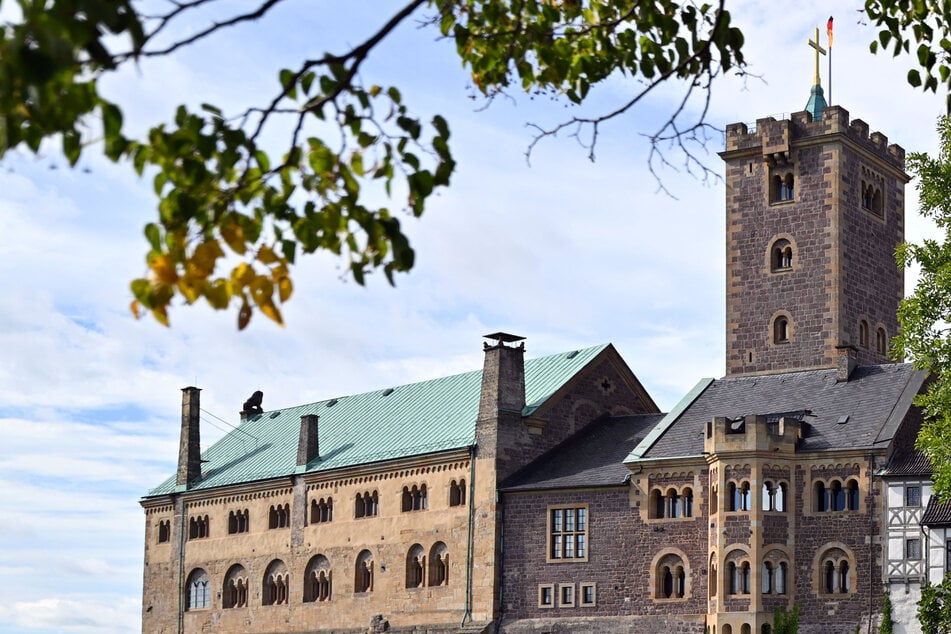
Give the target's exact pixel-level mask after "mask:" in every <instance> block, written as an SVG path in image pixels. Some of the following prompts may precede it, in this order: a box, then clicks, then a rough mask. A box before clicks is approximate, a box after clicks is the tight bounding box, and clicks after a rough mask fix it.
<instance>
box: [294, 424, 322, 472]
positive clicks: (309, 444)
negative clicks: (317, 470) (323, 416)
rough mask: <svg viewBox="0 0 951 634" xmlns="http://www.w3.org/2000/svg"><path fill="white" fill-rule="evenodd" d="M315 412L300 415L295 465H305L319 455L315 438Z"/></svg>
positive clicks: (318, 445)
mask: <svg viewBox="0 0 951 634" xmlns="http://www.w3.org/2000/svg"><path fill="white" fill-rule="evenodd" d="M319 418H320V417H319V416H317V415H316V414H304V415H303V416H301V417H300V440H299V441H298V443H297V466H298V467H306V466H307V463H309V462H310V461H311V460H314V459H315V458H319V457H320V444H319V443H318V440H317V420H318V419H319Z"/></svg>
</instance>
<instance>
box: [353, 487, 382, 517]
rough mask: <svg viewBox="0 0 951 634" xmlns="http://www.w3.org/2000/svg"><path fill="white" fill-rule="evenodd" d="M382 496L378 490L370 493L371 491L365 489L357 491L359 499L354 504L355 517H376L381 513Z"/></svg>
mask: <svg viewBox="0 0 951 634" xmlns="http://www.w3.org/2000/svg"><path fill="white" fill-rule="evenodd" d="M379 500H380V498H379V495H378V494H377V492H376V491H374V492H373V493H370V492H369V491H364V492H363V493H357V499H356V502H355V504H354V512H353V516H354V517H357V518H359V517H374V516H376V515H377V514H379V510H380V501H379Z"/></svg>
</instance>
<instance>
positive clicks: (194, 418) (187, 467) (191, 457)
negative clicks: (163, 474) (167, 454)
mask: <svg viewBox="0 0 951 634" xmlns="http://www.w3.org/2000/svg"><path fill="white" fill-rule="evenodd" d="M199 392H201V390H200V389H198V388H197V387H185V388H182V435H181V439H180V441H179V444H178V473H177V474H176V476H175V484H176V486H178V487H181V488H185V489H187V488H188V485H189V484H190V483H191V482H192V481H194V480H197V479H198V478H200V477H201V438H200V432H199V429H198V421H199Z"/></svg>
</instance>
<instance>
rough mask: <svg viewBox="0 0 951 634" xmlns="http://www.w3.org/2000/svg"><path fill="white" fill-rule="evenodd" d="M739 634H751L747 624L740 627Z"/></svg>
mask: <svg viewBox="0 0 951 634" xmlns="http://www.w3.org/2000/svg"><path fill="white" fill-rule="evenodd" d="M740 634H752V632H751V631H750V624H749V623H744V624H743V625H741V626H740Z"/></svg>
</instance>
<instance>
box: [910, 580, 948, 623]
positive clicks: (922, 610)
mask: <svg viewBox="0 0 951 634" xmlns="http://www.w3.org/2000/svg"><path fill="white" fill-rule="evenodd" d="M918 623H920V624H921V632H922V634H949V633H951V576H949V575H945V577H944V579H943V580H942V581H941V583H939V584H932V583H929V582H925V584H924V585H923V586H922V587H921V600H920V601H918Z"/></svg>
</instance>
